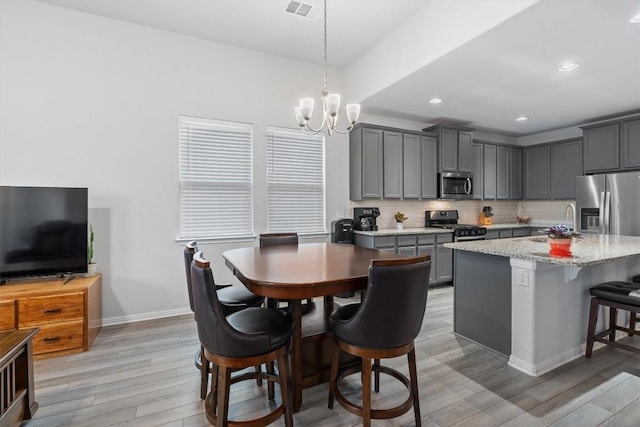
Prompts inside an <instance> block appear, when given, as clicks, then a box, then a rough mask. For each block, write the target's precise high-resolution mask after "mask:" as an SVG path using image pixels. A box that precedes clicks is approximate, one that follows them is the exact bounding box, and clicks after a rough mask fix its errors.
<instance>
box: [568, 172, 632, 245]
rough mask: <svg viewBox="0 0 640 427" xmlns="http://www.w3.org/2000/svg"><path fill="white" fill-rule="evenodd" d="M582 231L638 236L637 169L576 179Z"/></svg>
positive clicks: (578, 210) (577, 207) (577, 202)
mask: <svg viewBox="0 0 640 427" xmlns="http://www.w3.org/2000/svg"><path fill="white" fill-rule="evenodd" d="M576 210H577V212H576V214H577V215H578V218H579V221H580V232H581V233H599V234H617V235H621V236H640V172H623V173H611V174H602V175H589V176H579V177H577V178H576Z"/></svg>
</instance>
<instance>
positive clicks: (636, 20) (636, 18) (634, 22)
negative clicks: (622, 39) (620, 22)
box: [629, 13, 640, 24]
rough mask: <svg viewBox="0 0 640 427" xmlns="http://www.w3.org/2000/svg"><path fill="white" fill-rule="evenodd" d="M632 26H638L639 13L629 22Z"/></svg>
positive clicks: (639, 20)
mask: <svg viewBox="0 0 640 427" xmlns="http://www.w3.org/2000/svg"><path fill="white" fill-rule="evenodd" d="M629 22H631V23H632V24H640V13H638V14H637V15H636V16H634V17H633V18H631V19H630V20H629Z"/></svg>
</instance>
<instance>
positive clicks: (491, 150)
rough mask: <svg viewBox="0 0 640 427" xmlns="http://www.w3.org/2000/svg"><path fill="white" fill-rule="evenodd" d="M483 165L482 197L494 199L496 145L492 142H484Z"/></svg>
mask: <svg viewBox="0 0 640 427" xmlns="http://www.w3.org/2000/svg"><path fill="white" fill-rule="evenodd" d="M483 152H484V162H483V165H484V167H483V168H482V171H483V175H482V186H483V190H484V192H483V197H482V198H483V199H485V200H495V199H496V170H497V168H496V167H497V163H496V146H495V145H492V144H484V149H483Z"/></svg>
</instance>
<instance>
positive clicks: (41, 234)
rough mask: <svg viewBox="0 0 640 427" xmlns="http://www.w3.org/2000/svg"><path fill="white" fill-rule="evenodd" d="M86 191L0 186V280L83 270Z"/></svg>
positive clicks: (82, 189)
mask: <svg viewBox="0 0 640 427" xmlns="http://www.w3.org/2000/svg"><path fill="white" fill-rule="evenodd" d="M87 195H88V191H87V189H86V188H63V187H14V186H0V280H2V281H5V280H7V279H10V278H16V277H27V276H52V275H65V274H72V273H86V272H87V215H88V204H87Z"/></svg>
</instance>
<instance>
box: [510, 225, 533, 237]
mask: <svg viewBox="0 0 640 427" xmlns="http://www.w3.org/2000/svg"><path fill="white" fill-rule="evenodd" d="M512 233H513V237H525V236H531V228H529V227H527V228H514V229H513V230H512Z"/></svg>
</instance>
